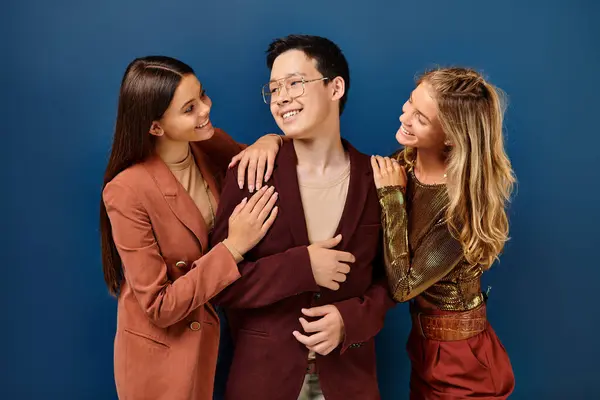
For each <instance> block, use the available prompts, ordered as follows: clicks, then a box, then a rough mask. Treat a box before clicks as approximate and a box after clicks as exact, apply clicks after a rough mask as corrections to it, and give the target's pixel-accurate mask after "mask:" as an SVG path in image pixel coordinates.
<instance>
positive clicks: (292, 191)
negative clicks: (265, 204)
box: [273, 141, 310, 246]
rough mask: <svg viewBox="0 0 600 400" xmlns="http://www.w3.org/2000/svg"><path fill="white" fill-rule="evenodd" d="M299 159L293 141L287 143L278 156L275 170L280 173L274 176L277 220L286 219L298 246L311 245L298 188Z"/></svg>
mask: <svg viewBox="0 0 600 400" xmlns="http://www.w3.org/2000/svg"><path fill="white" fill-rule="evenodd" d="M297 164H298V158H297V157H296V151H295V150H294V143H293V141H286V142H285V143H284V144H283V146H281V149H280V150H279V155H278V156H277V160H276V165H275V168H276V169H277V170H278V171H277V172H278V173H275V174H273V179H274V181H275V187H276V188H277V192H278V193H279V201H278V203H279V211H280V215H279V216H278V217H277V218H284V219H285V220H286V221H287V223H288V226H289V228H290V231H291V233H292V237H293V238H294V243H295V245H296V246H303V245H309V244H310V243H309V241H308V229H307V228H306V218H305V216H304V207H302V198H301V197H300V187H299V186H298V175H297V172H296V166H297Z"/></svg>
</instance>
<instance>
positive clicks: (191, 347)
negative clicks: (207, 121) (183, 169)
mask: <svg viewBox="0 0 600 400" xmlns="http://www.w3.org/2000/svg"><path fill="white" fill-rule="evenodd" d="M241 147H242V145H239V144H237V143H235V142H234V141H233V140H232V139H231V138H230V137H229V136H228V135H227V134H225V133H224V132H223V131H220V130H216V132H215V136H214V137H213V138H212V139H211V140H210V141H207V142H201V143H198V144H193V145H192V151H193V153H194V157H195V159H196V162H197V163H198V166H199V168H200V171H201V172H202V175H203V176H204V179H205V180H206V181H207V183H208V186H209V188H210V190H211V191H212V193H213V195H214V196H215V199H217V201H218V199H219V192H220V189H221V188H220V182H221V180H222V177H223V176H224V173H225V171H226V168H227V163H228V162H229V160H230V159H231V157H232V156H233V155H235V154H237V152H239V151H240V149H241ZM103 200H104V204H105V205H106V209H107V212H108V216H109V218H110V221H111V225H112V232H113V237H114V241H115V244H116V246H117V249H118V251H119V254H120V256H121V259H122V262H123V270H124V275H125V279H124V281H123V283H122V286H121V293H120V295H119V298H118V308H117V332H116V336H115V343H114V372H115V382H116V386H117V393H118V395H119V398H120V399H124V400H132V399H140V400H141V399H144V400H154V399H156V400H159V399H160V400H192V399H193V400H209V399H210V400H212V393H213V382H214V375H215V367H216V362H217V352H218V347H219V318H218V317H217V314H216V312H215V310H214V308H213V307H212V305H210V304H209V303H208V301H209V300H210V299H211V298H212V297H213V296H215V295H216V294H217V293H219V292H220V291H221V290H223V289H224V288H225V287H227V286H228V285H229V284H231V283H232V282H234V281H235V280H237V279H238V278H239V277H240V274H239V272H238V268H237V264H236V262H235V260H234V258H233V256H232V255H231V253H230V252H229V251H228V250H227V248H226V247H225V246H224V245H223V244H217V245H216V246H215V247H214V248H213V249H211V250H210V251H209V242H208V232H207V228H206V225H205V223H204V220H203V218H202V215H201V214H200V211H199V210H198V208H197V206H196V204H195V203H194V201H193V200H192V198H191V197H190V196H189V195H188V193H187V192H186V191H185V190H184V189H183V187H182V186H181V185H180V184H179V182H178V181H177V179H176V178H175V177H174V175H173V174H172V173H171V171H170V170H169V168H168V167H167V166H166V164H165V163H164V162H163V161H162V160H161V159H160V158H159V157H158V156H153V157H151V158H150V159H148V160H147V161H145V162H143V163H140V164H137V165H134V166H132V167H130V168H128V169H126V170H125V171H123V172H122V173H120V174H119V175H118V176H117V177H115V178H114V179H113V180H112V181H111V182H110V183H108V185H106V187H105V189H104V191H103Z"/></svg>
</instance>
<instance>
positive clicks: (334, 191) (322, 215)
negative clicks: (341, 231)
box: [298, 164, 350, 243]
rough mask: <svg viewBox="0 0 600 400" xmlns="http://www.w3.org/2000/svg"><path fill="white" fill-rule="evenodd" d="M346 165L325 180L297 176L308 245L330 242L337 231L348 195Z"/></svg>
mask: <svg viewBox="0 0 600 400" xmlns="http://www.w3.org/2000/svg"><path fill="white" fill-rule="evenodd" d="M349 183H350V164H348V167H346V169H344V171H343V172H342V173H341V174H340V175H339V176H337V177H335V178H334V179H331V180H329V181H323V180H309V179H306V178H303V179H301V178H300V177H298V185H299V186H300V197H301V198H302V207H303V208H304V218H305V220H306V229H307V230H308V240H309V241H310V243H315V242H320V241H322V240H327V239H331V238H332V237H333V236H334V235H335V232H336V231H337V228H338V225H339V223H340V219H341V218H342V211H343V210H344V204H345V203H346V196H347V195H348V185H349Z"/></svg>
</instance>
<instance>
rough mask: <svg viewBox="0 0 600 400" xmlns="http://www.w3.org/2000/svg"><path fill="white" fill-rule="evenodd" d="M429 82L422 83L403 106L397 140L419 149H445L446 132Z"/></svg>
mask: <svg viewBox="0 0 600 400" xmlns="http://www.w3.org/2000/svg"><path fill="white" fill-rule="evenodd" d="M433 93H434V92H433V88H432V87H431V85H430V84H429V83H427V82H426V81H425V82H422V83H420V84H419V85H418V86H417V87H416V89H415V90H413V92H412V93H411V95H410V98H409V99H408V100H407V101H406V103H404V105H403V106H402V115H401V116H400V123H401V125H400V128H399V129H398V132H397V133H396V140H397V141H398V143H400V144H401V145H403V146H407V147H414V148H417V149H419V148H420V149H443V148H444V140H445V134H444V131H443V129H442V126H441V124H440V121H439V119H438V108H437V104H436V101H435V98H434V97H433Z"/></svg>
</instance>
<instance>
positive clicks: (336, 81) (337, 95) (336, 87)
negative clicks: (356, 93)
mask: <svg viewBox="0 0 600 400" xmlns="http://www.w3.org/2000/svg"><path fill="white" fill-rule="evenodd" d="M331 87H332V88H333V96H332V98H331V100H339V99H341V98H342V97H344V93H346V82H345V81H344V78H342V77H341V76H336V77H335V78H333V79H332V80H331Z"/></svg>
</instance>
